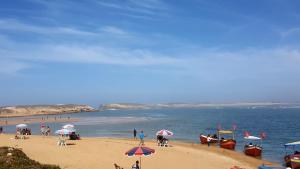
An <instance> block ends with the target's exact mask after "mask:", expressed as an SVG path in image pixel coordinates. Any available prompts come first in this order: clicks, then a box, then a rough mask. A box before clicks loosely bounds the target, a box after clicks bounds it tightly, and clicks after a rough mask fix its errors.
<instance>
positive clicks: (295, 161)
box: [284, 154, 300, 169]
mask: <svg viewBox="0 0 300 169" xmlns="http://www.w3.org/2000/svg"><path fill="white" fill-rule="evenodd" d="M284 160H285V164H286V166H287V167H291V168H292V169H297V168H298V169H300V155H299V154H296V155H287V156H285V157H284Z"/></svg>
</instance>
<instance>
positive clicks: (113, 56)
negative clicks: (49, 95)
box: [0, 44, 180, 66]
mask: <svg viewBox="0 0 300 169" xmlns="http://www.w3.org/2000/svg"><path fill="white" fill-rule="evenodd" d="M15 47H16V48H17V49H18V50H17V51H16V50H13V49H12V48H10V49H8V50H2V52H1V51H0V54H1V56H2V57H3V56H6V57H8V58H14V59H21V60H27V61H46V62H63V63H88V64H111V65H127V66H145V65H174V64H178V62H180V60H179V59H175V58H172V57H169V56H165V55H162V54H160V53H156V52H151V51H149V50H145V49H127V48H115V47H113V48H112V47H105V46H97V45H93V46H91V45H89V46H80V45H68V44H60V45H59V44H51V45H50V44H48V45H38V44H35V45H28V44H27V45H24V44H23V45H20V44H19V45H17V44H15Z"/></svg>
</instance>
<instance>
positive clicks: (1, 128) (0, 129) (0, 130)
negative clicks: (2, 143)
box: [0, 126, 3, 134]
mask: <svg viewBox="0 0 300 169" xmlns="http://www.w3.org/2000/svg"><path fill="white" fill-rule="evenodd" d="M2 132H3V127H2V126H1V127H0V134H1V133H2Z"/></svg>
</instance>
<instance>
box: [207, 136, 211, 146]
mask: <svg viewBox="0 0 300 169" xmlns="http://www.w3.org/2000/svg"><path fill="white" fill-rule="evenodd" d="M210 142H211V137H210V135H208V136H207V147H209V146H210Z"/></svg>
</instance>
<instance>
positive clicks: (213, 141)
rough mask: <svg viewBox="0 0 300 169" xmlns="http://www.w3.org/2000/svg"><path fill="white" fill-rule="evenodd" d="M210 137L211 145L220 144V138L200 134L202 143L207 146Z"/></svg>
mask: <svg viewBox="0 0 300 169" xmlns="http://www.w3.org/2000/svg"><path fill="white" fill-rule="evenodd" d="M208 137H210V138H211V140H210V143H217V142H218V138H217V136H210V135H207V136H206V135H204V134H200V142H201V144H207V143H208V142H207V138H208Z"/></svg>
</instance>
